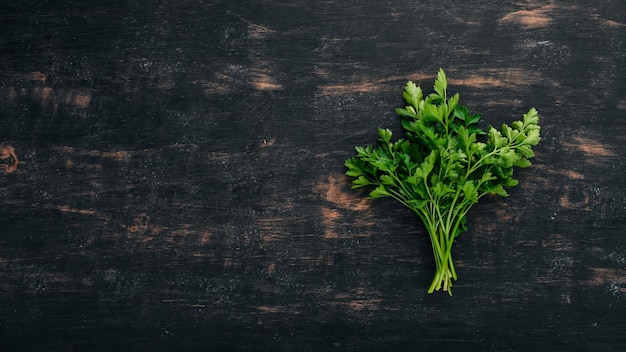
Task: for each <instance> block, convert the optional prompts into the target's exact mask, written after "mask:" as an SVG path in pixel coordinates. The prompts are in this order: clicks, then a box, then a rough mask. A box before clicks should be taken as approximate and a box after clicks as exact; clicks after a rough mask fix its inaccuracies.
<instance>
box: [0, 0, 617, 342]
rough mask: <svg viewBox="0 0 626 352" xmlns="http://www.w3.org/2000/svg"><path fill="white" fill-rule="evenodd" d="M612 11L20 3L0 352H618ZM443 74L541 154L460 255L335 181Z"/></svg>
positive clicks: (546, 6) (399, 212)
mask: <svg viewBox="0 0 626 352" xmlns="http://www.w3.org/2000/svg"><path fill="white" fill-rule="evenodd" d="M625 10H626V9H625V6H624V3H623V2H619V1H604V2H602V3H599V4H595V3H590V2H583V1H578V0H574V1H570V2H569V3H568V4H561V3H558V4H555V3H553V2H550V1H526V2H512V1H505V2H501V1H486V0H483V1H477V2H473V3H471V4H470V3H468V4H459V3H456V2H452V1H443V2H442V1H439V2H434V1H422V2H416V1H367V2H359V1H350V0H347V1H320V2H304V1H295V2H294V1H281V0H264V1H256V2H252V1H243V2H236V3H233V2H220V1H190V0H184V1H176V2H171V1H158V2H148V1H135V2H129V3H126V4H124V5H117V4H112V3H110V2H105V1H96V2H86V3H77V2H70V3H67V4H66V5H57V4H48V3H38V2H28V1H24V2H18V3H16V4H11V5H6V9H5V11H3V14H0V20H1V23H2V24H0V60H1V62H2V65H0V143H2V147H0V195H1V197H0V199H1V201H0V210H1V213H2V217H0V350H10V351H18V350H19V351H41V350H53V351H54V350H68V351H72V350H94V351H105V350H118V349H124V350H146V349H149V350H153V351H159V350H163V351H169V350H173V349H176V350H185V351H186V350H206V349H208V350H232V351H293V350H301V351H327V350H329V351H330V350H345V351H383V350H384V351H390V350H398V351H404V350H422V349H424V350H425V349H434V348H446V349H449V350H474V349H475V350H487V351H490V350H493V351H518V350H547V349H550V350H553V349H556V350H581V351H582V350H584V351H618V350H621V346H623V345H624V343H625V342H626V341H625V338H624V336H626V334H625V332H626V322H625V321H624V319H623V316H624V314H625V313H626V300H625V297H626V259H625V258H626V247H625V240H624V237H623V230H624V223H625V222H626V221H625V220H626V219H625V215H624V214H626V187H624V175H623V174H624V169H625V168H624V166H625V163H626V159H625V158H624V154H625V152H626V150H625V147H624V145H626V144H625V143H624V142H625V137H624V136H625V135H626V134H625V132H626V123H625V122H624V121H626V120H624V118H623V117H624V114H626V99H625V98H624V92H625V91H626V85H625V83H624V82H625V81H624V77H625V75H624V67H626V65H625V64H626V62H625V56H624V42H625V41H626V16H625V15H624V14H626V11H625ZM440 67H443V68H444V69H445V70H446V72H447V74H448V77H449V83H450V84H449V85H450V88H449V89H450V90H451V91H453V92H459V93H460V94H461V101H462V103H463V104H465V105H468V106H469V107H470V108H472V110H474V111H476V112H480V113H482V114H483V116H484V120H485V121H486V123H489V124H493V125H495V126H497V125H499V124H501V123H503V122H510V121H512V120H513V119H517V118H518V117H520V116H521V114H522V113H524V112H526V110H527V109H528V108H529V107H531V106H534V107H536V108H537V109H538V110H539V112H540V114H541V118H542V120H541V124H542V134H543V140H542V142H541V144H540V145H539V146H538V149H537V157H536V159H534V165H533V166H532V167H530V168H528V169H525V170H523V171H519V172H518V174H517V175H518V176H519V179H520V185H519V186H518V187H516V188H515V189H513V190H511V192H510V193H511V197H509V198H506V199H485V200H484V201H483V202H481V203H480V204H478V205H477V206H476V207H475V208H474V209H473V210H472V212H471V217H470V219H469V228H470V230H469V232H468V233H466V234H464V235H463V236H462V237H460V238H459V239H458V241H457V243H456V245H455V248H454V256H455V261H456V263H457V268H458V272H459V280H458V281H457V282H455V287H454V289H455V291H454V296H453V297H452V298H451V297H448V296H447V294H443V293H441V292H438V293H436V294H433V295H428V294H426V289H427V287H428V284H429V283H430V280H431V279H432V275H433V273H434V263H433V260H432V253H431V249H430V244H429V242H428V238H427V236H426V233H425V230H424V228H423V227H422V225H421V224H420V223H419V222H418V219H417V217H415V216H414V215H412V214H410V213H409V212H408V211H407V210H405V209H403V208H402V207H400V206H399V205H397V204H394V203H392V202H387V201H377V202H374V201H368V200H365V199H364V197H363V196H362V194H360V193H358V192H356V191H353V190H350V180H349V179H348V178H347V177H345V176H344V175H343V173H344V167H343V162H344V160H345V159H346V158H348V157H349V156H351V155H352V153H353V147H354V146H355V145H366V144H371V143H374V142H375V140H376V134H375V131H376V128H377V127H390V128H392V129H393V130H394V131H399V128H398V127H399V124H398V118H397V116H395V115H394V113H393V109H394V108H395V107H399V106H401V105H402V104H403V101H402V97H401V91H402V88H403V85H404V83H405V82H406V81H407V80H409V79H411V80H414V81H416V82H417V83H418V84H420V85H422V87H424V88H426V87H429V86H430V85H431V84H432V81H433V79H434V76H435V74H436V72H437V70H438V69H439V68H440Z"/></svg>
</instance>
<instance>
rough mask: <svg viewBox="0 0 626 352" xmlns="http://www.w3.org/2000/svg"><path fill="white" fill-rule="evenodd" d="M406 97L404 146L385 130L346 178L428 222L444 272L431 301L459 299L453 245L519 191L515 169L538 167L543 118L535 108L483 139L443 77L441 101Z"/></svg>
mask: <svg viewBox="0 0 626 352" xmlns="http://www.w3.org/2000/svg"><path fill="white" fill-rule="evenodd" d="M403 97H404V99H405V101H406V103H407V104H408V105H407V106H406V107H405V108H399V109H396V113H397V114H398V115H400V116H401V117H402V127H403V129H404V131H405V138H402V139H399V140H397V141H395V142H393V141H392V133H391V131H390V130H389V129H382V128H379V129H378V137H379V138H378V142H379V145H378V147H376V148H373V147H372V146H367V147H356V148H355V149H356V153H357V155H356V156H355V157H352V158H350V159H348V160H346V162H345V165H346V167H347V172H346V174H347V175H348V176H351V177H354V178H355V180H354V182H353V186H352V188H360V187H365V186H367V187H371V188H370V189H371V191H370V192H369V198H383V197H392V198H393V199H395V200H397V201H399V202H400V203H402V204H403V205H405V206H406V207H408V208H409V209H411V210H413V211H414V212H415V213H416V214H417V215H418V216H419V217H420V218H421V220H422V221H423V223H424V225H425V226H426V229H427V230H428V233H429V235H430V239H431V242H432V248H433V253H434V256H435V263H436V268H437V269H436V273H435V277H434V279H433V281H432V284H431V285H430V288H429V289H428V293H432V292H434V291H435V290H440V289H442V288H443V290H444V291H448V293H449V294H450V295H452V280H453V279H454V280H456V279H457V274H456V271H455V269H454V263H453V261H452V256H451V250H452V244H453V242H454V239H455V238H456V237H458V236H459V235H460V234H461V233H462V232H464V231H466V230H467V228H466V215H467V212H468V211H469V210H470V208H471V207H472V205H474V204H476V203H477V202H478V200H479V199H480V198H482V197H483V196H485V195H488V194H495V195H499V196H508V193H507V191H506V190H505V187H512V186H516V185H517V183H518V181H517V180H516V179H514V178H513V168H514V167H516V166H517V167H520V168H525V167H528V166H529V165H531V162H530V161H529V159H530V158H532V157H533V156H534V153H533V151H532V147H534V146H536V145H537V143H539V140H540V139H541V138H540V136H539V131H540V127H539V125H538V122H539V116H538V115H537V110H535V109H534V108H532V109H530V110H529V111H528V113H526V114H524V116H523V118H522V120H519V121H515V122H513V123H511V125H510V126H509V125H506V124H503V125H502V128H501V129H500V130H498V129H496V128H494V127H491V126H489V127H488V128H487V131H483V130H482V129H480V128H479V127H478V123H479V122H480V119H481V116H480V115H476V114H471V113H470V111H469V109H468V108H467V107H465V106H462V105H459V95H458V94H455V95H452V96H450V97H449V96H448V93H447V79H446V74H445V72H444V71H443V69H441V70H439V73H438V74H437V79H436V80H435V84H434V93H431V94H429V95H427V96H424V93H423V92H422V89H421V88H420V87H418V86H416V85H415V83H413V82H411V81H409V82H408V83H407V84H406V86H405V89H404V93H403Z"/></svg>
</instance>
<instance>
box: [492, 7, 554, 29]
mask: <svg viewBox="0 0 626 352" xmlns="http://www.w3.org/2000/svg"><path fill="white" fill-rule="evenodd" d="M555 8H556V6H554V5H546V6H543V7H540V8H538V9H534V10H520V11H515V12H511V13H509V14H507V15H505V16H504V17H502V18H501V19H500V20H498V23H499V24H501V25H502V24H516V25H519V26H521V27H523V28H525V29H535V28H542V27H547V26H549V25H550V24H551V23H552V22H553V21H554V19H553V18H552V17H550V16H549V13H550V12H551V11H552V10H554V9H555Z"/></svg>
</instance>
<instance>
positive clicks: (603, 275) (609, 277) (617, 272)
mask: <svg viewBox="0 0 626 352" xmlns="http://www.w3.org/2000/svg"><path fill="white" fill-rule="evenodd" d="M590 270H591V272H592V277H591V279H589V280H587V282H586V283H587V284H588V285H590V286H604V285H607V284H609V286H610V288H609V290H610V291H611V292H612V293H613V294H616V293H617V292H622V293H626V287H624V286H626V270H624V269H616V268H590Z"/></svg>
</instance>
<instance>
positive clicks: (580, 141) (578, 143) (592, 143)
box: [563, 136, 616, 160]
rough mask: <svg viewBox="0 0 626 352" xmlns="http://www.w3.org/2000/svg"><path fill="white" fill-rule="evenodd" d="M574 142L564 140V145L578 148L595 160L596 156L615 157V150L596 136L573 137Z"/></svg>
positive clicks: (589, 158)
mask: <svg viewBox="0 0 626 352" xmlns="http://www.w3.org/2000/svg"><path fill="white" fill-rule="evenodd" d="M572 139H573V141H574V143H568V142H564V143H563V146H565V147H567V148H572V149H577V150H579V151H581V152H583V154H585V156H586V157H587V158H588V160H593V158H596V157H614V156H616V154H615V152H613V151H612V150H611V149H609V148H607V147H606V146H604V145H603V144H601V143H599V142H598V141H597V140H596V139H595V138H588V137H580V136H579V137H573V138H572Z"/></svg>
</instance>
